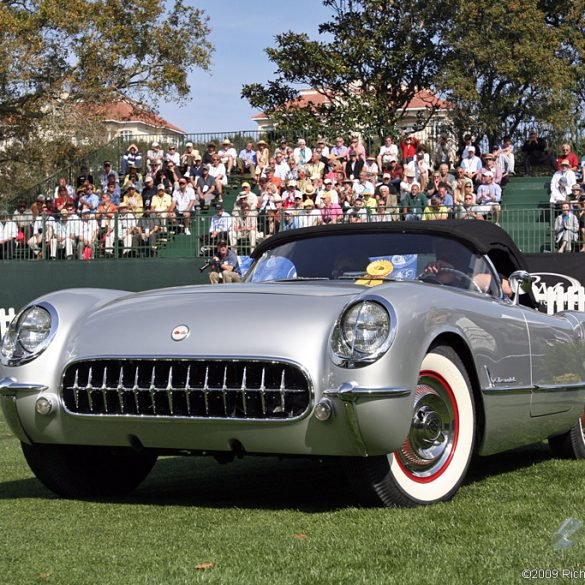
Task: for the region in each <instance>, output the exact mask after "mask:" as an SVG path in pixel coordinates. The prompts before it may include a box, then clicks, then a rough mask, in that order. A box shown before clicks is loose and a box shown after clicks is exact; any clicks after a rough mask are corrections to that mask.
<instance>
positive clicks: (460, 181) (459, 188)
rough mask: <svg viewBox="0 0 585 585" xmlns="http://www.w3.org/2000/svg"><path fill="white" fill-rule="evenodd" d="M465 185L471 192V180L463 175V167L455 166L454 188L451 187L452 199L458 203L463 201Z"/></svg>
mask: <svg viewBox="0 0 585 585" xmlns="http://www.w3.org/2000/svg"><path fill="white" fill-rule="evenodd" d="M467 185H470V188H471V190H472V192H473V181H472V180H471V179H470V178H468V177H466V176H465V169H464V168H463V167H457V176H456V178H455V188H454V189H453V200H454V201H455V202H456V203H458V204H462V203H463V198H464V196H465V193H466V188H467Z"/></svg>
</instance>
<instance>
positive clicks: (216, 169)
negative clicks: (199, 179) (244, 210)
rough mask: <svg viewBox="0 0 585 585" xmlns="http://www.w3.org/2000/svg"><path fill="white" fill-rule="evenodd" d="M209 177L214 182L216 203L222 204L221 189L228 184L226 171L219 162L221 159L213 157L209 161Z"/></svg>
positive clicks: (216, 156)
mask: <svg viewBox="0 0 585 585" xmlns="http://www.w3.org/2000/svg"><path fill="white" fill-rule="evenodd" d="M209 176H210V177H213V179H214V181H215V192H216V193H217V201H218V203H222V202H223V188H224V187H225V186H226V185H227V184H228V178H227V170H226V168H225V165H224V164H223V163H222V162H221V158H219V156H218V155H215V156H214V157H213V158H212V159H211V166H210V167H209Z"/></svg>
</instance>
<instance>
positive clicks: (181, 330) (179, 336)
mask: <svg viewBox="0 0 585 585" xmlns="http://www.w3.org/2000/svg"><path fill="white" fill-rule="evenodd" d="M189 333H190V331H189V327H187V325H177V326H176V327H175V328H174V329H173V331H172V333H171V337H172V338H173V341H183V339H187V337H189Z"/></svg>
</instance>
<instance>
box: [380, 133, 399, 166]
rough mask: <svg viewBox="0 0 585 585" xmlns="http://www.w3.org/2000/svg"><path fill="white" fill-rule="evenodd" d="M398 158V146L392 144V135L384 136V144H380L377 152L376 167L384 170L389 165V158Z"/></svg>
mask: <svg viewBox="0 0 585 585" xmlns="http://www.w3.org/2000/svg"><path fill="white" fill-rule="evenodd" d="M391 159H394V160H395V161H396V160H398V146H397V145H396V144H394V140H393V138H392V136H386V137H385V138H384V144H382V146H380V151H379V152H378V158H377V162H378V169H380V170H381V171H385V170H386V169H387V168H388V167H389V166H390V160H391Z"/></svg>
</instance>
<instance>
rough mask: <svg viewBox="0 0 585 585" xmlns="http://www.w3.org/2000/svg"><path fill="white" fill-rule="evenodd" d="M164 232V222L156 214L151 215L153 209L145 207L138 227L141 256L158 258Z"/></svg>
mask: <svg viewBox="0 0 585 585" xmlns="http://www.w3.org/2000/svg"><path fill="white" fill-rule="evenodd" d="M161 232H162V220H161V218H160V217H159V216H158V215H157V214H156V213H154V214H153V213H151V207H150V206H145V207H144V213H143V214H142V217H141V218H140V219H139V220H138V223H137V225H136V233H137V235H138V245H139V249H140V255H141V256H156V255H157V253H158V252H157V250H158V246H157V242H158V238H159V237H160V235H161Z"/></svg>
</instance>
